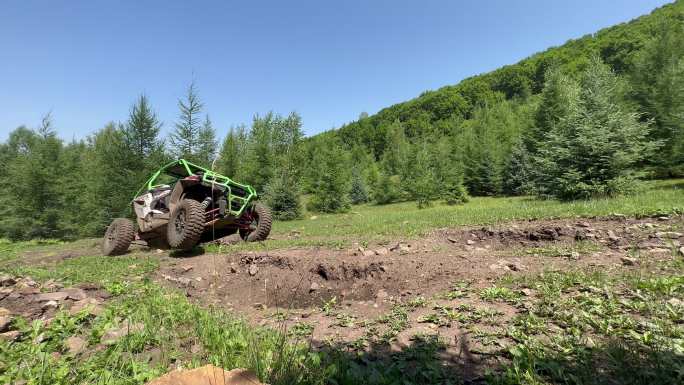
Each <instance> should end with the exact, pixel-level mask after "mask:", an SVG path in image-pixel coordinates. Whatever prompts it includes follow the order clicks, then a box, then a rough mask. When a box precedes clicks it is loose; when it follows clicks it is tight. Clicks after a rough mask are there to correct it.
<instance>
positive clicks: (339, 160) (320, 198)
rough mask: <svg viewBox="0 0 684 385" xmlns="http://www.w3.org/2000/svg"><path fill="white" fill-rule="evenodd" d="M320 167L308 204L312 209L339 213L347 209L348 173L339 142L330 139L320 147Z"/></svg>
mask: <svg viewBox="0 0 684 385" xmlns="http://www.w3.org/2000/svg"><path fill="white" fill-rule="evenodd" d="M319 154H320V155H319V157H318V159H317V161H318V162H319V163H318V164H319V166H320V168H321V172H320V173H319V179H318V180H317V181H316V182H315V187H316V188H315V190H314V192H313V196H312V197H311V201H310V202H309V206H310V208H311V209H312V210H314V211H320V212H326V213H339V212H345V211H347V210H349V207H350V205H349V204H350V202H349V195H348V193H349V184H348V181H349V175H348V172H347V170H348V168H347V161H346V159H345V154H344V152H343V151H342V148H341V146H340V143H339V142H337V141H330V142H329V143H327V144H326V146H325V147H324V148H322V149H320V153H319Z"/></svg>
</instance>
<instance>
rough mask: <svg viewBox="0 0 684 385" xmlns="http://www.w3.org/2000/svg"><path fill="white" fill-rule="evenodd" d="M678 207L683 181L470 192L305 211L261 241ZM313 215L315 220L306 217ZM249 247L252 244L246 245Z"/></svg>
mask: <svg viewBox="0 0 684 385" xmlns="http://www.w3.org/2000/svg"><path fill="white" fill-rule="evenodd" d="M682 212H684V180H683V179H674V180H666V181H655V182H645V183H644V188H643V189H642V190H641V191H640V192H638V193H637V194H635V195H633V196H624V197H617V198H606V199H595V200H588V201H573V202H560V201H556V200H541V199H536V198H531V197H511V198H490V197H475V198H472V199H471V201H470V202H468V203H466V204H464V205H460V206H448V205H445V204H442V203H436V204H434V205H433V206H431V207H429V208H425V209H418V208H417V206H416V204H415V202H404V203H396V204H389V205H382V206H378V205H361V206H354V207H353V208H352V210H351V212H349V213H346V214H313V215H311V214H307V216H306V218H305V219H300V220H295V221H289V222H276V223H275V225H274V227H273V234H274V235H275V236H276V237H279V238H284V237H287V236H288V235H289V234H291V233H293V232H298V233H299V237H298V238H297V239H283V240H278V241H267V242H266V245H265V247H270V248H275V247H287V246H305V245H317V244H321V245H331V244H332V245H339V244H347V243H349V240H352V239H353V240H354V241H358V242H362V241H383V240H388V239H390V238H397V237H409V238H414V237H419V236H422V235H425V234H426V233H427V232H429V231H430V230H432V229H435V228H441V227H453V226H472V225H488V224H497V223H502V222H507V221H512V220H529V219H546V218H571V217H592V216H609V215H612V214H623V215H628V216H637V217H641V216H650V215H658V214H671V213H682ZM312 217H315V219H311V218H312ZM251 247H254V246H251Z"/></svg>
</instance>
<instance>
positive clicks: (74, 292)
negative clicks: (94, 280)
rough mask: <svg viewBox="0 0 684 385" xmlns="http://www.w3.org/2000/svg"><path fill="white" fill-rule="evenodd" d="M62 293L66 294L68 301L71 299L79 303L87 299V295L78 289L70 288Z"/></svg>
mask: <svg viewBox="0 0 684 385" xmlns="http://www.w3.org/2000/svg"><path fill="white" fill-rule="evenodd" d="M63 291H64V292H65V293H67V298H68V299H73V300H74V301H80V300H82V299H86V298H87V297H88V294H86V292H85V290H83V289H80V288H78V287H70V288H67V289H64V290H63Z"/></svg>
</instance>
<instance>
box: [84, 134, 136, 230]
mask: <svg viewBox="0 0 684 385" xmlns="http://www.w3.org/2000/svg"><path fill="white" fill-rule="evenodd" d="M88 142H89V143H88V151H86V153H85V154H84V159H85V162H86V164H88V165H89V167H88V168H87V169H86V171H85V177H86V178H87V179H88V180H89V181H90V183H88V184H87V185H86V190H85V192H84V194H85V204H84V209H85V210H86V212H88V213H89V215H90V218H91V219H90V221H89V223H88V224H87V226H85V228H84V233H86V234H89V235H97V236H99V235H101V234H102V232H103V231H104V229H105V228H106V227H107V226H108V225H109V223H110V222H111V221H112V219H114V218H118V217H127V216H129V215H130V214H131V212H130V205H129V204H130V201H131V199H132V195H133V192H135V191H138V189H139V188H140V186H139V185H138V184H137V183H135V181H134V178H133V176H134V175H135V169H134V168H133V166H132V165H131V160H132V159H134V156H133V153H132V152H131V150H130V148H129V147H128V146H127V144H126V139H125V135H124V134H123V130H122V129H121V128H119V127H117V126H116V124H114V123H109V124H107V125H106V126H105V127H104V128H103V129H101V130H99V131H98V132H96V133H95V134H94V135H93V136H91V137H89V138H88Z"/></svg>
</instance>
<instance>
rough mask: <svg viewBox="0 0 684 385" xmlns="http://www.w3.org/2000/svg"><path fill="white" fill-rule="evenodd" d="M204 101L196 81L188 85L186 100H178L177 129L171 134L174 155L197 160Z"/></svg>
mask: <svg viewBox="0 0 684 385" xmlns="http://www.w3.org/2000/svg"><path fill="white" fill-rule="evenodd" d="M202 107H203V105H202V102H201V101H200V99H199V96H198V95H197V91H196V90H195V82H194V81H193V82H192V83H190V86H188V91H187V95H186V99H185V100H181V99H179V100H178V108H179V109H180V115H179V117H178V122H176V129H175V131H174V132H173V133H171V136H170V144H171V148H172V152H173V155H174V156H176V157H178V158H185V159H188V160H196V156H197V153H198V151H199V145H200V138H199V134H200V130H201V128H202V127H201V123H200V113H201V112H202Z"/></svg>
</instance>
